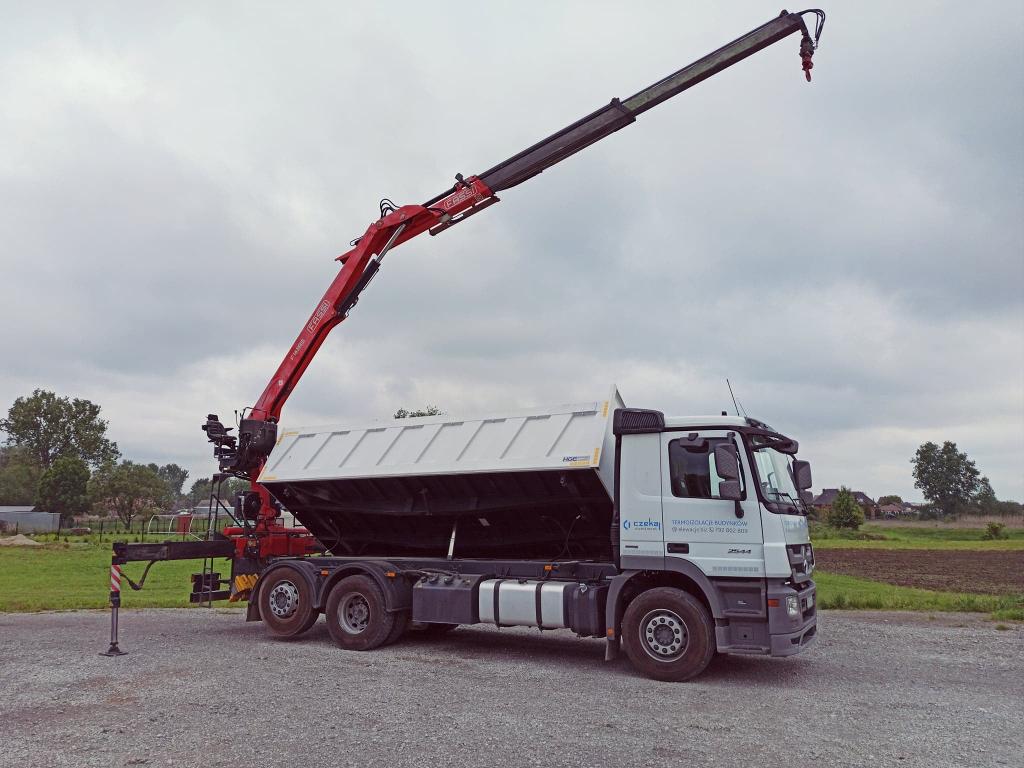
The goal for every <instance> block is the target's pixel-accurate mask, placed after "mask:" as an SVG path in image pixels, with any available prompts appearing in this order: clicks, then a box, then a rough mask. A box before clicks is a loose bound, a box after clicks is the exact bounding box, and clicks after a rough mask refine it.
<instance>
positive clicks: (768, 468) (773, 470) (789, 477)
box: [754, 447, 801, 507]
mask: <svg viewBox="0 0 1024 768" xmlns="http://www.w3.org/2000/svg"><path fill="white" fill-rule="evenodd" d="M791 462H792V459H790V457H789V456H787V455H786V454H784V453H780V452H779V451H777V450H775V449H774V448H767V447H763V448H754V463H755V464H756V466H757V476H758V482H759V483H760V484H761V493H762V495H763V496H764V498H765V501H778V502H782V503H784V504H795V505H797V506H798V507H799V506H801V504H800V492H799V491H797V489H796V485H795V484H794V483H793V469H792V464H791Z"/></svg>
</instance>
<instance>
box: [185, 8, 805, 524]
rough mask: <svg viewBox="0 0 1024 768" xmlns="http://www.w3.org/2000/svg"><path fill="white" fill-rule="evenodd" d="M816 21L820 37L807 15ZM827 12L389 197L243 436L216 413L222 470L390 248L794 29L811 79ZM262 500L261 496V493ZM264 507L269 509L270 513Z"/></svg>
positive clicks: (249, 442) (466, 212) (241, 454)
mask: <svg viewBox="0 0 1024 768" xmlns="http://www.w3.org/2000/svg"><path fill="white" fill-rule="evenodd" d="M807 14H814V15H815V16H816V19H817V23H816V25H815V33H814V37H813V39H812V37H811V34H810V32H809V31H808V29H807V26H806V24H805V23H804V20H803V16H805V15H807ZM824 20H825V14H824V13H823V12H822V11H820V10H817V9H809V10H806V11H801V12H799V13H788V12H786V11H783V12H782V13H781V14H780V15H779V16H778V17H776V18H774V19H772V20H771V21H769V22H767V23H766V24H762V25H761V26H760V27H758V28H757V29H754V30H752V31H750V32H748V33H747V34H745V35H743V36H742V37H739V38H737V39H736V40H733V41H732V42H731V43H728V44H726V45H724V46H722V47H721V48H719V49H718V50H716V51H713V52H712V53H709V54H708V55H706V56H704V57H703V58H701V59H698V60H697V61H695V62H693V63H692V64H690V65H689V66H686V67H683V68H682V69H680V70H679V71H677V72H674V73H673V74H671V75H669V76H668V77H666V78H664V79H662V80H659V81H658V82H656V83H654V84H653V85H651V86H649V87H648V88H645V89H643V90H642V91H640V92H638V93H636V94H635V95H633V96H630V97H629V98H628V99H626V100H624V101H620V100H619V99H613V100H612V101H611V103H610V104H608V105H607V106H604V107H602V108H601V109H598V110H597V111H595V112H592V113H591V114H589V115H587V116H586V117H584V118H582V119H580V120H578V121H576V122H575V123H573V124H572V125H569V126H567V127H565V128H563V129H562V130H560V131H558V132H557V133H555V134H553V135H551V136H549V137H548V138H546V139H544V140H543V141H540V142H538V143H537V144H534V145H533V146H532V147H529V148H527V149H525V150H523V151H522V152H520V153H519V154H517V155H515V156H513V157H511V158H509V159H508V160H505V161H504V162H502V163H499V164H498V165H496V166H494V167H493V168H490V169H489V170H487V171H484V172H483V173H481V174H479V175H478V176H470V177H468V178H465V179H464V178H463V177H462V176H461V175H457V176H456V183H455V185H454V186H453V187H451V188H450V189H448V190H446V191H444V192H442V193H441V194H439V195H437V196H436V197H433V198H431V199H430V200H428V201H427V202H425V203H424V204H423V205H404V206H401V207H396V206H394V205H393V204H391V203H390V201H386V200H385V201H382V202H381V217H380V218H379V219H378V220H377V221H375V222H374V223H372V224H371V225H370V226H369V227H368V228H367V230H366V232H365V233H364V234H363V235H362V237H360V238H359V239H358V240H356V241H355V242H354V245H353V247H352V249H351V250H350V251H348V252H347V253H345V254H343V255H341V256H339V257H338V260H339V261H341V263H342V267H341V270H340V271H339V272H338V275H337V276H336V277H335V278H334V281H333V282H332V283H331V285H330V287H329V288H328V289H327V291H326V292H325V293H324V295H323V297H322V298H321V300H320V301H319V302H318V304H317V306H316V309H315V310H314V311H313V314H312V315H311V316H310V318H309V320H308V321H307V322H306V324H305V325H304V326H303V328H302V331H301V332H300V333H299V335H298V337H297V338H296V339H295V342H294V344H292V346H291V348H290V349H289V351H288V354H287V355H286V356H285V358H284V360H283V361H282V362H281V364H280V366H278V369H277V371H276V372H275V374H274V376H273V378H272V379H271V380H270V382H269V383H268V384H267V386H266V388H265V389H264V391H263V394H262V395H261V396H260V398H259V400H257V401H256V404H255V405H254V406H253V408H252V409H251V410H250V412H249V413H248V414H247V415H246V416H245V417H244V418H242V420H241V422H240V424H239V431H238V436H237V438H236V437H235V436H233V435H230V434H229V432H230V431H231V430H229V429H225V427H224V426H223V425H222V424H221V422H220V421H219V419H218V418H217V416H216V415H213V414H211V415H210V416H209V417H208V419H207V423H206V424H205V425H204V427H203V429H204V430H205V431H206V432H207V435H208V437H209V439H210V441H211V442H213V443H214V445H215V448H214V454H215V456H216V457H217V459H218V460H219V462H220V467H221V471H222V472H229V473H232V474H237V475H243V476H247V477H249V478H252V479H255V478H256V477H257V475H258V474H259V471H260V469H261V468H262V466H263V463H264V461H265V460H266V457H267V456H268V455H269V454H270V451H271V449H272V448H273V447H274V444H275V442H276V438H277V421H278V418H279V416H280V413H281V409H282V407H283V406H284V403H285V401H286V400H287V398H288V396H289V395H290V394H291V392H292V390H293V389H294V388H295V386H296V384H297V383H298V381H299V379H300V378H301V376H302V374H303V373H304V372H305V370H306V368H307V367H308V366H309V363H310V362H311V361H312V359H313V357H314V356H315V355H316V352H317V350H318V349H319V348H320V345H321V344H323V342H324V339H325V338H326V337H327V335H328V334H329V333H330V331H331V329H332V328H334V326H336V325H337V324H338V323H340V322H341V321H342V320H344V319H345V318H346V317H347V316H348V313H349V312H350V311H351V310H352V308H353V306H355V303H356V302H357V301H358V299H359V295H360V293H361V292H362V291H363V289H365V288H366V286H367V284H368V283H369V282H370V280H372V279H373V277H374V275H376V273H377V270H378V269H379V268H380V264H381V261H382V260H383V258H384V256H385V255H386V254H387V253H388V251H389V250H391V249H392V248H394V247H395V246H397V245H400V244H401V243H403V242H405V241H406V240H409V239H410V238H412V237H415V236H416V235H419V234H422V233H423V232H429V233H430V234H432V235H434V234H438V233H440V232H442V231H444V230H445V229H447V228H449V227H451V226H453V225H454V224H457V223H459V222H461V221H463V220H465V219H466V218H468V217H469V216H472V215H474V214H476V213H478V212H479V211H481V210H483V209H484V208H486V207H487V206H489V205H492V204H493V203H496V202H498V197H497V196H496V194H497V193H498V192H500V191H502V190H505V189H509V188H510V187H514V186H516V185H517V184H521V183H522V182H524V181H526V180H527V179H529V178H531V177H533V176H536V175H537V174H538V173H541V172H542V171H544V170H545V169H546V168H550V167H551V166H553V165H555V164H556V163H558V162H561V161H562V160H564V159H565V158H567V157H569V156H570V155H573V154H575V153H576V152H579V151H580V150H581V149H583V148H584V147H587V146H589V145H590V144H593V143H594V142H596V141H599V140H600V139H603V138H604V137H606V136H608V135H610V134H612V133H614V132H615V131H617V130H619V129H620V128H623V127H625V126H626V125H629V124H630V123H632V122H633V121H634V120H635V119H636V117H637V115H640V114H642V113H644V112H646V111H647V110H649V109H651V108H652V107H655V106H657V105H658V104H660V103H661V102H663V101H665V100H666V99H669V98H671V97H673V96H675V95H676V94H679V93H682V92H683V91H685V90H686V89H688V88H691V87H692V86H694V85H696V84H697V83H699V82H701V81H703V80H706V79H707V78H709V77H711V76H712V75H715V74H717V73H718V72H721V71H722V70H723V69H726V68H728V67H730V66H732V65H733V64H736V63H737V62H739V61H742V60H743V59H745V58H747V57H748V56H750V55H752V54H754V53H756V52H757V51H760V50H761V49H763V48H766V47H768V46H769V45H772V44H773V43H776V42H778V41H779V40H782V39H783V38H785V37H788V36H789V35H791V34H793V33H795V32H800V33H801V35H802V37H801V42H800V57H801V60H802V66H803V70H804V72H805V74H806V76H807V79H808V80H810V70H811V67H812V66H813V64H812V62H811V57H812V55H813V52H814V49H815V48H816V46H817V41H818V38H819V37H820V35H821V29H822V25H823V23H824ZM254 490H256V491H257V493H258V494H259V497H260V507H261V509H260V515H261V516H262V515H264V514H266V515H267V516H273V515H276V511H274V510H273V509H271V508H270V502H269V495H267V494H266V491H264V490H262V489H261V488H259V487H258V486H257V485H256V484H255V483H254ZM253 501H254V502H255V501H256V499H255V498H254V499H253ZM264 510H265V511H264Z"/></svg>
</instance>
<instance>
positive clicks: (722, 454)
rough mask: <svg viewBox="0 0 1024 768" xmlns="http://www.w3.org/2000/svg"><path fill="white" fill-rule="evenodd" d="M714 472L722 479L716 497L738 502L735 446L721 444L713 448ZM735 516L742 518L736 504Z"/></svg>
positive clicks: (737, 468)
mask: <svg viewBox="0 0 1024 768" xmlns="http://www.w3.org/2000/svg"><path fill="white" fill-rule="evenodd" d="M715 471H716V472H717V473H718V476H719V477H721V478H722V480H721V482H719V483H718V497H719V498H720V499H728V500H730V501H736V502H739V500H740V499H741V498H743V494H742V492H741V491H740V458H739V456H737V455H736V446H734V445H732V444H731V443H722V444H721V445H718V446H716V448H715ZM736 510H737V512H736V516H737V517H741V516H742V510H740V505H739V504H738V503H737V504H736Z"/></svg>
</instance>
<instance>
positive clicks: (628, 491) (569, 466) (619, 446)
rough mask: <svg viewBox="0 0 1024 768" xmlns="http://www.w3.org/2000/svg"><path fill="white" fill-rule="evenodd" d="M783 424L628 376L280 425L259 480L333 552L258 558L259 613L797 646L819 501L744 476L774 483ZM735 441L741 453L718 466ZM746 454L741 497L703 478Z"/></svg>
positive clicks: (368, 624)
mask: <svg viewBox="0 0 1024 768" xmlns="http://www.w3.org/2000/svg"><path fill="white" fill-rule="evenodd" d="M769 436H771V437H770V439H772V440H776V441H778V442H779V444H780V445H782V443H781V441H783V440H786V438H782V436H781V435H778V434H777V433H774V432H772V431H771V430H770V429H769V428H767V427H765V426H764V425H762V424H760V423H758V422H754V421H752V420H748V419H739V418H729V417H722V416H719V417H707V418H701V419H665V418H664V417H663V416H662V415H661V414H660V413H659V412H657V411H648V410H637V409H627V408H625V407H624V404H623V402H622V400H621V398H620V396H619V395H618V392H617V391H614V390H613V392H612V394H611V396H610V397H609V398H608V399H606V400H603V401H597V402H589V403H576V404H570V405H565V406H560V407H556V408H547V409H532V410H528V411H518V412H514V413H505V414H498V415H489V416H479V417H468V418H455V417H450V416H436V417H426V418H420V419H402V420H394V421H390V422H383V423H381V422H377V423H373V424H370V425H363V426H356V427H345V426H328V427H314V428H306V429H290V428H289V429H284V430H283V431H282V435H281V438H280V440H279V442H278V444H277V446H276V447H275V448H274V450H273V452H272V453H271V455H270V457H269V459H268V461H267V464H266V467H265V468H264V471H263V474H262V475H261V477H260V478H259V482H260V483H261V484H262V485H264V486H265V487H267V488H268V489H269V490H270V491H271V493H273V494H274V495H275V497H276V498H278V499H279V500H280V501H281V502H282V503H284V504H285V505H286V506H287V507H288V509H289V511H291V512H292V513H293V514H294V515H295V517H296V518H297V519H298V520H299V521H300V522H302V523H303V525H304V526H305V527H306V528H307V529H308V530H310V531H311V532H312V533H314V534H315V535H316V537H317V538H318V539H319V540H320V542H321V543H322V544H323V545H324V547H326V548H327V554H324V555H320V556H314V557H306V558H279V559H275V560H273V561H272V562H270V563H269V564H266V565H265V566H263V567H262V568H260V569H259V570H260V577H259V582H258V584H257V585H256V589H255V590H254V591H253V592H252V598H251V600H250V606H249V614H248V617H249V618H250V619H253V620H257V619H262V620H263V621H264V622H266V623H267V625H268V627H269V628H270V630H271V631H272V632H273V633H275V634H277V635H279V636H283V637H295V636H298V635H299V634H301V633H302V632H304V631H305V630H306V629H308V628H309V626H311V625H312V623H313V622H314V621H315V620H316V618H317V616H318V615H319V614H320V613H321V612H322V613H325V614H326V615H327V622H328V628H329V630H330V631H331V634H332V636H333V637H334V638H335V640H336V641H338V643H339V644H340V645H342V646H343V647H348V648H355V649H369V648H372V647H376V646H378V645H382V644H385V643H386V642H389V641H393V640H394V639H397V638H398V637H399V636H400V635H401V634H402V633H403V632H404V631H405V630H406V629H407V628H408V627H409V625H410V624H411V626H412V627H413V628H414V629H418V630H424V629H425V630H426V631H428V632H431V631H433V632H436V631H443V630H447V629H450V628H451V627H453V626H454V625H459V624H476V623H485V624H491V625H496V626H533V627H538V628H540V629H568V630H572V631H574V632H575V633H576V634H577V635H579V636H583V637H605V638H607V640H608V656H609V658H611V657H614V656H615V655H616V653H617V651H618V649H619V646H620V642H621V640H622V639H623V637H624V633H625V640H626V650H627V652H629V655H630V658H631V660H633V661H634V663H635V664H636V665H637V666H638V667H640V668H641V670H642V671H644V672H645V673H647V674H649V675H651V676H654V677H659V678H662V679H685V678H686V677H690V676H692V675H693V674H696V673H697V672H699V671H700V670H701V669H703V668H704V666H706V664H707V662H708V660H709V659H710V657H711V655H712V654H713V653H714V652H715V651H718V652H720V653H758V654H772V655H778V656H782V655H790V654H793V653H797V652H799V651H801V650H803V649H804V648H805V647H806V646H807V645H808V644H809V643H810V642H812V641H813V639H814V635H815V621H816V615H815V614H816V610H815V606H814V585H813V581H812V580H811V578H810V570H811V564H812V562H813V560H812V558H813V556H812V553H811V549H810V544H809V542H808V539H807V526H806V522H805V518H804V517H802V516H801V514H800V510H799V508H798V505H799V502H797V501H795V500H794V501H793V506H792V508H790V509H777V510H775V511H772V510H771V509H770V508H769V509H766V510H764V511H763V512H762V509H761V506H760V501H759V499H758V498H757V494H755V493H753V492H751V493H749V494H748V493H747V492H746V489H747V488H750V489H751V491H752V490H753V489H754V488H756V487H758V485H759V482H758V480H757V475H756V472H757V465H756V462H757V460H756V459H755V458H754V457H753V453H752V452H751V451H750V450H749V445H750V441H751V440H766V439H769ZM680 442H682V443H684V444H685V445H683V446H680V445H679V443H680ZM788 443H789V444H791V447H792V450H793V451H795V447H796V445H795V442H793V441H788ZM722 446H727V447H728V446H731V448H730V449H729V450H732V451H733V453H734V455H735V458H736V460H737V468H736V472H734V473H732V472H730V471H729V470H728V469H727V468H726V467H725V466H716V465H717V464H718V463H720V462H723V461H724V459H723V456H724V454H722V452H721V451H722ZM783 447H785V446H783ZM663 449H664V450H663ZM679 450H682V451H683V453H682V454H681V455H682V458H681V459H680V458H679V455H677V454H678V453H679ZM726 452H728V451H726ZM693 457H697V458H696V461H694V459H693ZM702 459H703V460H705V461H706V462H707V464H708V465H709V466H710V472H709V473H707V474H705V475H702V474H701V472H700V467H699V465H700V462H701V460H702ZM716 459H717V461H716ZM680 462H681V463H680ZM687 462H689V464H687ZM794 464H797V463H796V462H794ZM677 465H678V466H677ZM674 467H676V468H679V469H681V470H684V471H682V474H681V479H680V478H676V477H674V476H673V475H674V473H675V469H674ZM624 471H625V474H623V472H624ZM733 474H735V475H736V477H737V482H739V483H741V484H742V485H743V492H742V494H736V495H735V498H732V499H727V498H723V497H722V495H721V494H719V493H718V492H712V489H711V488H710V487H707V484H708V482H709V481H710V480H711V479H712V478H713V479H714V480H716V481H717V482H719V483H722V482H729V478H730V477H732V476H733ZM663 479H664V481H665V482H662V480H663ZM673 482H681V483H683V485H682V486H681V487H675V488H674V487H673V485H672V484H673ZM687 483H688V484H689V487H688V488H687V487H686V484H687ZM808 484H809V483H808ZM679 492H683V493H682V495H680V493H679ZM768 504H769V505H771V504H772V502H768ZM775 523H778V524H775ZM234 564H235V567H236V569H241V570H245V571H249V572H252V571H253V570H254V566H256V564H255V563H249V562H246V560H245V559H244V558H242V559H236V560H235V561H234ZM237 572H238V571H236V573H237ZM641 598H642V599H641ZM793 601H795V602H796V608H795V609H794V605H793ZM636 604H639V605H640V606H641V608H637V609H635V610H633V611H632V612H631V610H630V609H631V606H634V605H636ZM635 614H642V615H639V616H638V615H635ZM645 622H646V623H645ZM630 633H632V634H630ZM634 634H636V635H638V636H637V637H633V635H634ZM637 646H639V647H637Z"/></svg>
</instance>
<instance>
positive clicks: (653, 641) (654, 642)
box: [640, 609, 689, 661]
mask: <svg viewBox="0 0 1024 768" xmlns="http://www.w3.org/2000/svg"><path fill="white" fill-rule="evenodd" d="M640 643H641V645H643V647H644V650H645V651H646V652H647V655H648V656H650V657H651V658H653V659H657V660H658V661H675V660H676V659H678V658H679V657H680V656H682V655H683V653H684V652H685V651H686V646H687V645H688V643H689V636H688V635H687V633H686V625H685V624H684V623H683V620H682V619H681V618H679V616H678V615H677V614H676V613H674V612H673V611H669V610H666V609H659V610H657V611H651V612H650V613H648V614H647V615H646V616H644V618H643V621H641V622H640Z"/></svg>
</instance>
